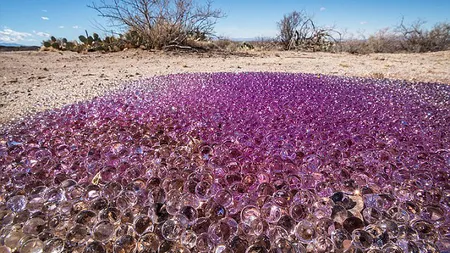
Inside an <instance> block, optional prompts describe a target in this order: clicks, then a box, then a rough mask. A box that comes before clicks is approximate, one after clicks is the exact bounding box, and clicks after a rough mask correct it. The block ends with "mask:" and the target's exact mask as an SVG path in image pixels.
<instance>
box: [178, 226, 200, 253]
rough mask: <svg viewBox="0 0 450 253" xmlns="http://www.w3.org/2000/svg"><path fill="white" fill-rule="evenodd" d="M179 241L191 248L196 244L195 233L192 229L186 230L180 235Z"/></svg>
mask: <svg viewBox="0 0 450 253" xmlns="http://www.w3.org/2000/svg"><path fill="white" fill-rule="evenodd" d="M181 243H182V244H183V245H184V246H186V247H187V248H189V249H192V248H194V247H195V245H197V234H196V233H194V232H193V231H192V230H186V231H184V232H183V234H182V235H181Z"/></svg>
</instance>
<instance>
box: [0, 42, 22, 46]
mask: <svg viewBox="0 0 450 253" xmlns="http://www.w3.org/2000/svg"><path fill="white" fill-rule="evenodd" d="M0 46H4V47H20V46H23V45H20V44H17V43H7V42H0Z"/></svg>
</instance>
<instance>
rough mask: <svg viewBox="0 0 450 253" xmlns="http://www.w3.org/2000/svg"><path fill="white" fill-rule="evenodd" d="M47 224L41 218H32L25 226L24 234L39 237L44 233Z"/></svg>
mask: <svg viewBox="0 0 450 253" xmlns="http://www.w3.org/2000/svg"><path fill="white" fill-rule="evenodd" d="M45 226H46V222H45V221H44V220H43V219H41V218H31V219H29V220H28V221H27V222H26V223H25V224H24V225H23V232H24V233H25V234H27V235H38V234H39V233H41V232H42V231H44V229H45Z"/></svg>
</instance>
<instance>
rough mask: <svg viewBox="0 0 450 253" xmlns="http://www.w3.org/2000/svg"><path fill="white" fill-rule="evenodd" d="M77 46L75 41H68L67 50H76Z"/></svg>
mask: <svg viewBox="0 0 450 253" xmlns="http://www.w3.org/2000/svg"><path fill="white" fill-rule="evenodd" d="M75 47H76V44H75V43H73V42H70V41H68V42H67V43H66V50H69V51H74V50H75Z"/></svg>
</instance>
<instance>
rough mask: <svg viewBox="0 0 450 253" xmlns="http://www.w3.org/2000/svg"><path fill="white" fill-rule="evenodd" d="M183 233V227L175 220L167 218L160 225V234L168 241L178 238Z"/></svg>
mask: <svg viewBox="0 0 450 253" xmlns="http://www.w3.org/2000/svg"><path fill="white" fill-rule="evenodd" d="M182 233H183V227H182V226H181V224H180V223H179V222H177V221H175V220H167V221H166V222H164V224H163V225H162V227H161V234H162V236H163V237H164V239H166V240H169V241H175V240H178V239H179V238H180V236H181V234H182Z"/></svg>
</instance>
